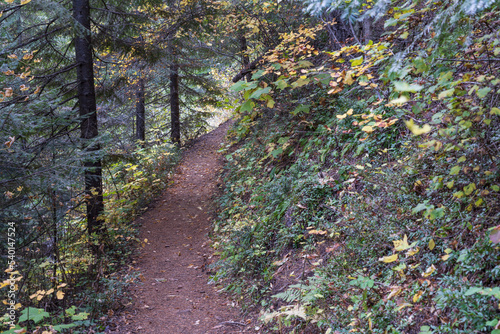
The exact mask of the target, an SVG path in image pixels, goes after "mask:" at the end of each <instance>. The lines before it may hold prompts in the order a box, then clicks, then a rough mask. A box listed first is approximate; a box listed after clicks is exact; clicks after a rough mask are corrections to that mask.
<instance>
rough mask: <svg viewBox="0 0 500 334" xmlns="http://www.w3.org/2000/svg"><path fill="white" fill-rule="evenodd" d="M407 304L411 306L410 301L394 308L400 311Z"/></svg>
mask: <svg viewBox="0 0 500 334" xmlns="http://www.w3.org/2000/svg"><path fill="white" fill-rule="evenodd" d="M409 306H413V305H412V304H410V303H403V304H400V305H398V307H397V308H396V310H398V311H401V310H402V309H404V308H405V307H409Z"/></svg>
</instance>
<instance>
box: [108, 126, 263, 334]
mask: <svg viewBox="0 0 500 334" xmlns="http://www.w3.org/2000/svg"><path fill="white" fill-rule="evenodd" d="M229 126H230V124H229V122H226V123H225V124H223V125H221V126H220V127H219V128H217V129H216V130H214V131H212V132H211V133H208V134H206V135H204V136H202V137H201V138H200V139H199V140H198V141H197V142H196V143H195V144H194V146H193V147H191V148H190V149H189V150H187V151H186V152H185V154H184V157H183V159H182V161H181V164H180V166H179V167H178V169H177V172H176V175H175V176H174V177H173V184H172V185H171V186H169V187H168V189H167V190H166V191H165V193H164V194H163V195H162V197H161V198H159V199H158V200H157V201H156V202H155V203H153V205H151V206H150V209H149V210H148V211H146V212H145V213H144V214H143V215H142V217H140V218H139V219H140V220H141V222H142V229H141V240H146V239H147V241H145V242H144V248H143V249H142V250H141V251H140V256H139V257H138V258H137V259H136V260H135V261H134V262H135V263H134V267H135V268H136V269H137V270H139V271H140V273H141V276H140V278H141V281H142V282H141V283H140V284H137V285H136V286H134V288H133V289H132V290H133V291H132V295H133V302H132V304H131V305H129V306H128V307H127V310H126V311H125V312H124V313H123V314H122V316H120V320H119V321H117V323H115V325H116V327H115V328H113V329H112V331H111V333H124V334H125V333H131V334H132V333H147V334H177V333H179V334H181V333H182V334H198V333H199V334H201V333H245V332H253V333H256V332H258V330H257V331H256V330H255V325H254V324H252V321H251V320H250V319H243V318H242V316H241V315H240V311H239V308H238V305H236V304H235V303H234V302H232V301H231V300H230V299H228V298H227V296H225V295H224V294H222V293H220V292H218V291H217V290H216V289H217V287H215V286H214V285H213V284H212V285H209V284H208V281H209V278H210V276H209V268H208V263H210V262H212V261H213V259H212V249H211V248H210V246H209V242H210V240H209V238H208V233H209V232H210V229H211V226H212V224H211V221H212V219H213V205H212V201H213V197H214V196H215V195H216V194H217V192H218V188H217V181H216V174H217V172H218V171H219V170H220V168H221V165H222V163H221V161H220V159H221V157H220V154H219V153H217V150H218V149H219V148H220V145H221V143H223V142H224V138H225V134H226V132H227V130H228V128H229Z"/></svg>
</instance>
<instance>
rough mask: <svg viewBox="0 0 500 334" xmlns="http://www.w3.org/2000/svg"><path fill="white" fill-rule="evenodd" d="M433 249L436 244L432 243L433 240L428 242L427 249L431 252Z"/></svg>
mask: <svg viewBox="0 0 500 334" xmlns="http://www.w3.org/2000/svg"><path fill="white" fill-rule="evenodd" d="M434 247H436V243H435V242H434V239H431V241H429V249H430V250H433V249H434Z"/></svg>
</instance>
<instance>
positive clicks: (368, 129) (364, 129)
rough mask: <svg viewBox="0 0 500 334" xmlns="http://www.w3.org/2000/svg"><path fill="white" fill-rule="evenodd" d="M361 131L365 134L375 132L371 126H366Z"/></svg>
mask: <svg viewBox="0 0 500 334" xmlns="http://www.w3.org/2000/svg"><path fill="white" fill-rule="evenodd" d="M361 131H364V132H366V133H372V132H373V128H372V127H371V126H369V125H365V126H364V127H363V128H362V129H361Z"/></svg>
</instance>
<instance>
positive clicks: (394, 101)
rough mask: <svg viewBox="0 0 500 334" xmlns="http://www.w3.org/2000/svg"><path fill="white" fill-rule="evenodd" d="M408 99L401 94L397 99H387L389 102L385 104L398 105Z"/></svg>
mask: <svg viewBox="0 0 500 334" xmlns="http://www.w3.org/2000/svg"><path fill="white" fill-rule="evenodd" d="M408 101H409V99H408V98H407V97H406V96H404V95H401V96H400V97H398V98H397V99H395V100H391V101H389V103H388V104H387V106H392V105H400V104H404V103H406V102H408Z"/></svg>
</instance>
